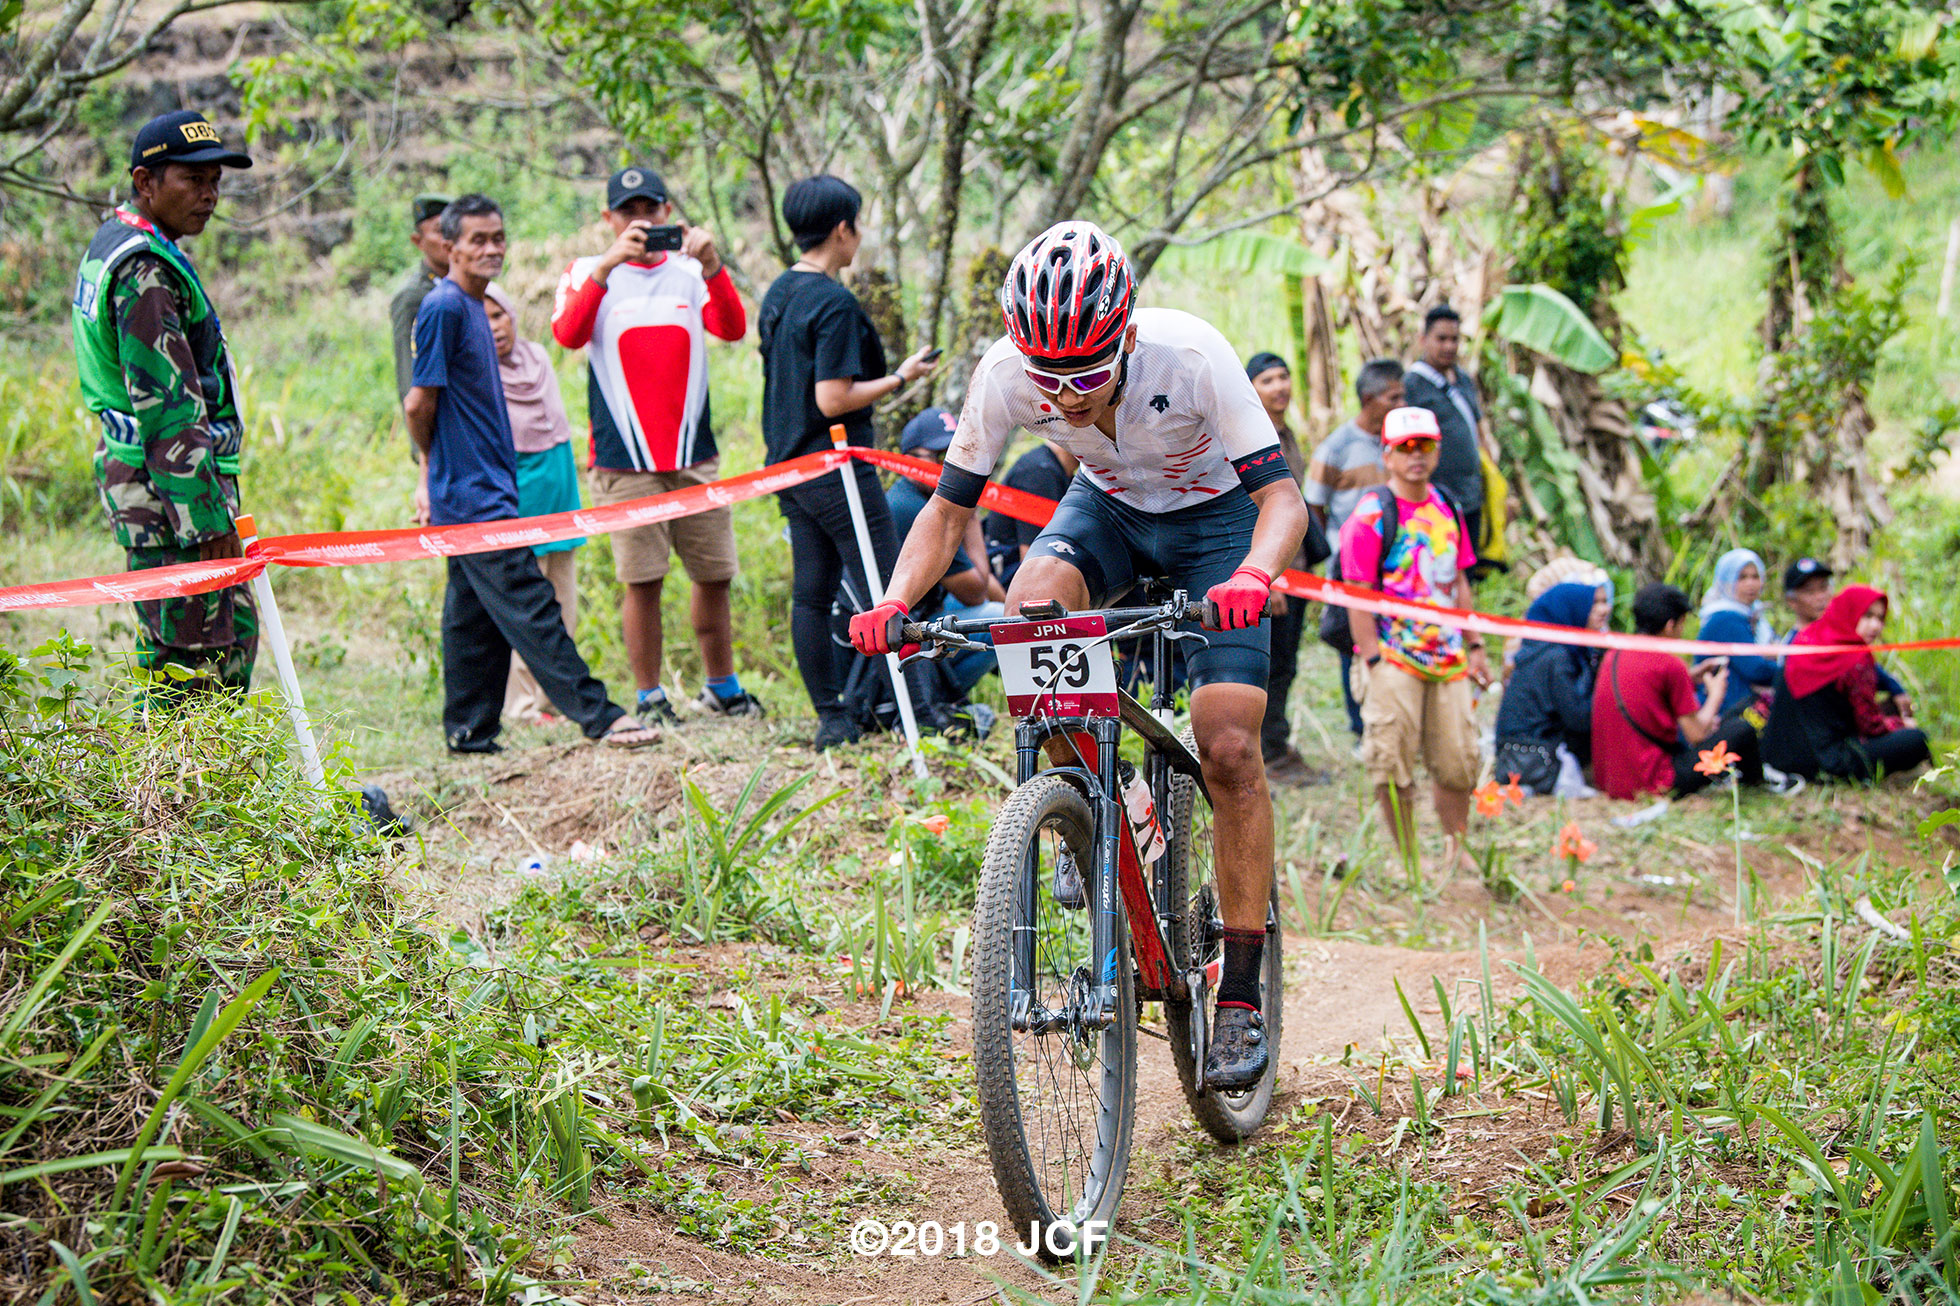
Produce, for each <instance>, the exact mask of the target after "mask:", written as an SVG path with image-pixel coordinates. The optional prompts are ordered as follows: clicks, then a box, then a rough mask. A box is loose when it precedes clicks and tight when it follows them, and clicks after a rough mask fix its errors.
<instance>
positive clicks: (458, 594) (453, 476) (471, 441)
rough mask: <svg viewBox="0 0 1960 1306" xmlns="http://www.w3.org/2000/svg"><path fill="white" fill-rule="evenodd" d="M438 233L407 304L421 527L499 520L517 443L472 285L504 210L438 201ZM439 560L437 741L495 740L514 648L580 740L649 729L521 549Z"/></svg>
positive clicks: (466, 749) (486, 270) (623, 741)
mask: <svg viewBox="0 0 1960 1306" xmlns="http://www.w3.org/2000/svg"><path fill="white" fill-rule="evenodd" d="M442 235H443V238H444V239H445V240H447V241H448V242H449V244H450V256H449V275H448V276H447V277H445V278H444V279H443V280H442V282H441V284H439V285H437V286H436V287H435V288H434V289H433V290H431V291H430V292H429V294H428V297H427V298H425V299H424V300H423V301H422V307H421V308H420V309H418V310H417V311H416V314H415V371H414V374H413V376H412V377H411V378H410V380H411V384H410V386H409V390H408V395H407V397H406V398H405V399H403V400H402V411H403V413H404V415H405V416H406V417H407V419H408V433H409V436H410V438H412V439H413V440H414V441H415V447H416V448H418V449H420V450H421V451H422V455H423V458H422V477H423V497H424V499H425V500H426V502H427V503H428V505H429V522H430V524H431V525H435V526H449V525H455V524H458V523H463V522H495V521H509V520H511V519H512V518H515V517H516V516H517V449H516V445H515V444H514V443H513V441H512V439H511V432H510V416H509V413H508V412H507V411H506V410H505V408H504V387H503V382H502V380H501V379H500V378H499V376H498V370H497V342H496V340H495V338H494V337H492V336H491V334H490V320H489V318H487V317H486V316H484V312H483V294H484V291H485V289H486V288H487V287H488V286H489V285H490V282H491V280H492V279H493V278H495V277H496V275H497V274H498V273H499V272H501V271H503V268H504V248H505V244H506V242H505V238H504V218H503V213H502V211H501V210H499V209H498V207H497V205H496V202H495V201H493V200H491V199H490V198H489V197H488V196H485V195H465V196H463V197H462V198H460V199H458V200H456V201H454V202H453V203H451V204H450V205H449V206H448V207H447V208H445V209H444V210H443V212H442ZM448 561H449V590H448V593H447V594H446V595H444V597H443V603H442V681H443V708H442V730H443V737H444V738H445V739H446V740H447V741H448V744H449V751H450V752H452V753H494V752H498V751H500V749H499V745H498V744H497V732H498V731H499V730H501V729H502V721H501V717H502V714H503V703H504V682H505V680H506V679H507V678H508V676H509V674H510V655H511V653H512V652H513V651H515V652H516V653H517V654H518V656H520V657H522V658H523V659H524V661H525V664H526V665H528V666H529V667H530V668H531V672H532V674H533V675H535V676H536V677H537V679H538V685H539V687H540V688H542V689H543V690H544V692H545V694H546V695H547V696H548V697H549V698H550V699H551V701H552V703H554V704H555V705H556V706H557V708H558V710H559V711H560V712H563V713H564V714H565V716H566V717H567V718H569V719H570V720H572V721H575V722H577V723H578V724H579V726H580V727H581V728H582V729H583V730H584V731H585V734H586V737H587V738H588V739H604V740H605V741H606V743H608V744H610V745H612V746H614V747H617V748H639V747H642V746H644V745H646V744H650V743H653V742H654V741H655V740H656V739H658V738H659V737H660V736H659V734H658V732H656V731H652V730H648V729H647V728H645V727H644V726H641V725H640V724H639V723H638V722H637V721H635V720H634V719H633V718H632V717H630V716H628V715H626V712H625V709H623V708H621V707H620V706H619V705H618V704H616V703H614V702H612V701H611V700H610V699H608V698H607V697H606V687H605V686H604V685H602V684H600V683H599V681H598V680H597V679H595V678H594V677H593V675H592V672H591V671H590V669H588V668H587V667H586V665H585V659H584V658H581V657H580V656H579V653H578V648H577V647H576V646H575V645H574V644H573V643H572V639H571V636H570V635H567V634H566V633H565V625H564V621H563V619H562V618H561V617H560V615H559V611H558V595H557V593H556V591H554V590H553V589H552V587H551V582H550V581H548V580H546V579H545V578H544V573H543V572H542V571H540V570H539V569H538V560H537V556H536V555H535V554H533V553H532V552H531V550H530V549H528V548H514V549H500V550H497V551H495V552H491V553H474V554H467V555H464V556H460V557H452V558H450V559H449V560H448Z"/></svg>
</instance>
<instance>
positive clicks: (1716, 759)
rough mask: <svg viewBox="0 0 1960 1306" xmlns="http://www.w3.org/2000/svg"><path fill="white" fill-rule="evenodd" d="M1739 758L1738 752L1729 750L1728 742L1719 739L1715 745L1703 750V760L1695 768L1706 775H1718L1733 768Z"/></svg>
mask: <svg viewBox="0 0 1960 1306" xmlns="http://www.w3.org/2000/svg"><path fill="white" fill-rule="evenodd" d="M1739 760H1741V759H1740V758H1739V756H1738V755H1737V754H1735V753H1731V752H1730V751H1729V746H1728V744H1727V742H1726V741H1724V740H1720V739H1718V740H1716V741H1715V747H1713V748H1704V749H1702V750H1701V760H1700V761H1699V762H1696V763H1695V770H1697V771H1699V772H1701V773H1702V774H1703V775H1706V776H1717V775H1721V774H1722V773H1723V772H1725V771H1728V770H1730V769H1731V768H1733V767H1734V766H1735V764H1736V762H1738V761H1739Z"/></svg>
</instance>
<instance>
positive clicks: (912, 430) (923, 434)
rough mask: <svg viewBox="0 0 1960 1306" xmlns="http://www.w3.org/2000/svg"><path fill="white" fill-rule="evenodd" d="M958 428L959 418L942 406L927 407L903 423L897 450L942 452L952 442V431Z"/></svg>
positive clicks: (903, 451) (905, 451) (901, 451)
mask: <svg viewBox="0 0 1960 1306" xmlns="http://www.w3.org/2000/svg"><path fill="white" fill-rule="evenodd" d="M959 429H960V419H959V418H957V417H955V416H953V415H952V414H951V413H949V412H947V411H946V410H945V409H944V408H928V409H926V410H925V411H924V412H923V413H920V414H919V415H918V416H917V417H915V418H913V419H912V420H911V421H909V422H907V423H906V424H905V431H904V434H902V435H900V436H899V437H898V451H899V452H900V453H944V452H946V449H947V447H948V446H950V445H951V444H952V443H953V432H955V431H957V430H959Z"/></svg>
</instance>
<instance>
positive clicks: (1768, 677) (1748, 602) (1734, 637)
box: [1696, 549, 1776, 730]
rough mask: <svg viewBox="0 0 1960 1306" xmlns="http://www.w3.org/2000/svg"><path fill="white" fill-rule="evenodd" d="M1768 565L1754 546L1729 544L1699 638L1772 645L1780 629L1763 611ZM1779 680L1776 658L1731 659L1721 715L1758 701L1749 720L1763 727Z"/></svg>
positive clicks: (1719, 562)
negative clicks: (1757, 707)
mask: <svg viewBox="0 0 1960 1306" xmlns="http://www.w3.org/2000/svg"><path fill="white" fill-rule="evenodd" d="M1765 579H1767V569H1766V568H1765V567H1764V566H1763V560H1762V558H1761V557H1760V556H1758V555H1757V554H1756V553H1755V552H1754V551H1753V550H1750V549H1730V550H1729V551H1728V552H1727V553H1724V554H1723V555H1722V556H1721V557H1720V558H1718V559H1716V561H1715V579H1714V581H1713V582H1712V583H1711V584H1710V585H1709V587H1708V595H1707V597H1705V598H1704V599H1702V601H1701V630H1700V631H1699V632H1698V633H1697V636H1696V637H1697V638H1699V639H1705V640H1711V641H1713V642H1715V643H1718V644H1773V643H1775V642H1776V630H1775V628H1774V627H1773V626H1771V625H1770V624H1769V618H1768V617H1766V616H1764V615H1763V605H1762V602H1761V599H1762V593H1763V582H1764V581H1765ZM1775 680H1776V663H1775V662H1774V661H1772V660H1771V659H1769V658H1762V657H1750V656H1743V657H1731V658H1730V659H1729V690H1728V693H1727V694H1726V695H1725V696H1724V697H1723V700H1722V715H1723V716H1729V715H1732V714H1734V713H1737V712H1742V711H1746V710H1747V709H1749V708H1751V707H1756V706H1758V704H1757V701H1756V700H1757V697H1758V696H1759V695H1760V696H1761V698H1762V699H1763V702H1762V704H1761V705H1760V706H1761V707H1762V708H1763V709H1764V710H1763V711H1759V712H1757V713H1755V714H1754V717H1753V719H1752V720H1751V721H1750V723H1749V724H1750V725H1752V726H1754V727H1755V728H1756V729H1758V730H1760V729H1762V726H1763V721H1764V719H1765V718H1766V717H1767V716H1768V711H1767V708H1768V700H1769V691H1770V686H1771V684H1772V683H1773V682H1774V681H1775Z"/></svg>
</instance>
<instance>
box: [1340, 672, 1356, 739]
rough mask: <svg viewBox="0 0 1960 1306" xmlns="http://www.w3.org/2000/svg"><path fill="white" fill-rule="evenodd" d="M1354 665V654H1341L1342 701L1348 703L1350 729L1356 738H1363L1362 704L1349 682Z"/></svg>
mask: <svg viewBox="0 0 1960 1306" xmlns="http://www.w3.org/2000/svg"><path fill="white" fill-rule="evenodd" d="M1353 666H1354V654H1352V653H1343V654H1341V701H1342V702H1343V703H1346V704H1347V710H1348V729H1349V730H1352V731H1354V737H1355V738H1356V739H1359V738H1361V704H1359V703H1357V702H1355V701H1354V687H1353V686H1352V685H1350V684H1349V683H1348V671H1349V669H1350V668H1352V667H1353Z"/></svg>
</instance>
